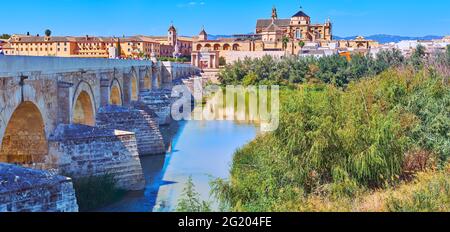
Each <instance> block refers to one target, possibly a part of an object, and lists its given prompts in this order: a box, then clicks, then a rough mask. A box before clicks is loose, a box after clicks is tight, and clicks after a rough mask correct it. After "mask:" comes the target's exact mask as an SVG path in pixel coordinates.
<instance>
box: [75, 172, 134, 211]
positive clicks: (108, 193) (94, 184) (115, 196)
mask: <svg viewBox="0 0 450 232" xmlns="http://www.w3.org/2000/svg"><path fill="white" fill-rule="evenodd" d="M73 185H74V188H75V194H76V197H77V203H78V207H79V210H80V211H82V212H83V211H89V210H94V209H98V208H100V207H103V206H105V205H108V204H110V203H113V202H116V201H118V200H120V199H121V198H122V197H123V196H124V195H125V192H126V191H125V190H122V189H119V188H117V187H116V181H115V179H114V176H113V175H110V174H106V175H101V176H91V177H84V178H75V179H73Z"/></svg>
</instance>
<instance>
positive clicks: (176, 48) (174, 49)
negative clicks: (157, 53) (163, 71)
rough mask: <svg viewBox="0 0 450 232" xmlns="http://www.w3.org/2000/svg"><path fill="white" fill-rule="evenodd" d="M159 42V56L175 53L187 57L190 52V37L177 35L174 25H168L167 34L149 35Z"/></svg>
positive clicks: (191, 41) (168, 55)
mask: <svg viewBox="0 0 450 232" xmlns="http://www.w3.org/2000/svg"><path fill="white" fill-rule="evenodd" d="M150 38H152V39H154V40H155V41H157V42H158V43H160V44H161V56H165V57H172V56H173V55H174V54H175V53H176V55H177V56H183V57H189V56H190V55H191V52H192V43H193V42H194V40H193V39H192V38H191V37H186V36H179V35H178V32H177V29H176V28H175V26H174V25H171V26H170V27H169V30H168V32H167V36H151V37H150Z"/></svg>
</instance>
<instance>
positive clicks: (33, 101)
mask: <svg viewBox="0 0 450 232" xmlns="http://www.w3.org/2000/svg"><path fill="white" fill-rule="evenodd" d="M197 73H198V70H197V68H195V67H193V66H191V65H186V64H178V63H170V62H152V61H138V60H110V59H83V58H56V57H15V56H0V141H1V145H0V212H1V211H20V210H24V211H33V210H37V211H41V210H43V209H47V210H50V211H72V210H76V209H75V208H76V207H75V206H76V203H75V204H74V203H73V201H74V194H62V192H64V191H65V192H67V191H69V190H67V189H68V188H70V186H69V187H67V181H66V180H65V179H64V178H48V182H51V183H53V184H51V186H53V187H54V186H60V187H61V186H62V187H61V188H63V189H61V188H55V187H54V188H53V190H51V189H50V190H48V191H50V192H47V194H42V193H41V194H38V195H43V196H49V197H51V196H53V198H51V199H53V200H49V199H41V200H42V202H47V203H46V205H39V204H38V206H36V205H26V204H25V203H24V202H27V201H26V200H24V199H23V198H26V197H27V196H28V197H29V198H30V199H29V200H30V201H31V202H39V200H37V199H33V196H34V198H35V196H36V193H35V192H33V191H32V189H33V187H36V189H39V191H44V190H43V188H42V186H41V185H36V186H34V185H33V183H35V182H36V183H41V182H42V180H41V181H36V179H38V178H39V177H33V178H29V179H31V180H34V181H31V182H30V181H28V180H27V178H25V177H24V178H21V176H20V174H21V173H22V174H23V173H27V175H28V176H29V175H34V176H40V175H41V176H52V175H44V174H42V173H40V174H39V173H38V174H36V173H35V172H37V170H53V171H52V172H53V173H55V172H56V174H63V175H65V176H70V177H73V178H82V177H88V176H96V175H104V174H111V175H114V177H115V179H116V181H117V185H118V187H120V188H123V189H128V190H137V189H142V188H143V187H144V178H143V174H142V169H141V164H140V160H139V156H140V155H151V154H160V153H164V152H165V150H166V147H165V145H164V142H163V139H162V135H161V133H160V131H159V125H161V124H166V123H168V122H170V104H171V103H172V102H173V100H174V99H172V98H171V96H170V93H171V86H172V83H173V81H174V80H176V79H180V78H185V77H190V76H192V75H194V74H197ZM1 163H3V164H1ZM5 163H9V164H5ZM11 164H14V165H11ZM15 165H20V166H21V167H19V166H15ZM24 167H25V168H26V169H25V170H28V168H31V170H32V171H24V170H23V168H24ZM15 172H17V173H18V174H17V175H18V177H19V181H18V184H12V185H11V183H8V181H6V180H10V181H9V182H11V178H12V177H11V176H14V173H15ZM43 172H44V171H43ZM30 173H31V174H30ZM33 173H34V174H33ZM12 179H14V181H17V180H16V179H17V178H12ZM55 180H59V182H55ZM5 181H6V183H5ZM21 181H25V182H24V183H29V185H26V184H25V186H27V187H26V188H25V187H24V188H21V187H20V186H22V185H21V184H20V183H21ZM52 181H53V182H52ZM43 182H44V185H45V181H43ZM69 182H70V181H69ZM57 183H60V184H57ZM22 184H23V183H22ZM6 186H7V187H6ZM18 186H19V187H18ZM30 189H31V190H30ZM25 190H26V191H28V192H27V194H25V193H24V192H23V191H25ZM30 191H31V192H30ZM36 191H37V190H36ZM45 191H47V190H45ZM51 191H55V192H51ZM58 191H59V192H58ZM55 194H56V195H57V196H59V197H54V196H55ZM67 195H69V196H71V197H67ZM14 196H21V197H20V200H17V199H18V198H16V197H14ZM5 199H9V200H8V202H6V200H5ZM2 201H3V202H2ZM48 202H50V203H52V202H53V203H52V205H48V204H49V203H48ZM5 205H6V206H5ZM39 207H41V208H39ZM42 207H43V208H42Z"/></svg>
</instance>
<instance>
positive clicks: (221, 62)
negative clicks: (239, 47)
mask: <svg viewBox="0 0 450 232" xmlns="http://www.w3.org/2000/svg"><path fill="white" fill-rule="evenodd" d="M225 65H227V61H226V60H225V57H223V56H221V57H219V66H225Z"/></svg>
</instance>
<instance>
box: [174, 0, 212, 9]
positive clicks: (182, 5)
mask: <svg viewBox="0 0 450 232" xmlns="http://www.w3.org/2000/svg"><path fill="white" fill-rule="evenodd" d="M205 4H206V3H205V1H190V2H187V3H179V4H177V7H178V8H186V7H196V6H204V5H205Z"/></svg>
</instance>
